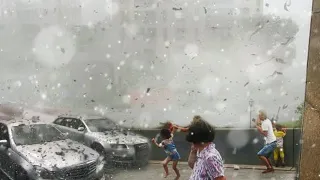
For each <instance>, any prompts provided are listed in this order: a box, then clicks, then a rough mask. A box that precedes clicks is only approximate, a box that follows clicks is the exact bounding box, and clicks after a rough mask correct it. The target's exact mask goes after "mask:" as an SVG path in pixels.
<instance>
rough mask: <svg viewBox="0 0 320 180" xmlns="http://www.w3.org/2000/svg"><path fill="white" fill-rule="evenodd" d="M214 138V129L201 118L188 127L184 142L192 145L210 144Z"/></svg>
mask: <svg viewBox="0 0 320 180" xmlns="http://www.w3.org/2000/svg"><path fill="white" fill-rule="evenodd" d="M214 138H215V128H214V127H213V126H212V125H210V124H209V123H208V122H206V121H205V120H203V119H202V118H201V119H198V120H197V122H194V123H192V124H191V125H190V127H189V131H188V134H187V136H186V140H187V141H188V142H191V143H194V144H199V143H208V142H212V141H213V140H214Z"/></svg>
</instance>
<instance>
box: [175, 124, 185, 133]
mask: <svg viewBox="0 0 320 180" xmlns="http://www.w3.org/2000/svg"><path fill="white" fill-rule="evenodd" d="M173 127H174V128H175V129H179V130H180V131H182V132H187V131H188V130H189V128H188V127H181V126H178V125H176V124H174V125H173Z"/></svg>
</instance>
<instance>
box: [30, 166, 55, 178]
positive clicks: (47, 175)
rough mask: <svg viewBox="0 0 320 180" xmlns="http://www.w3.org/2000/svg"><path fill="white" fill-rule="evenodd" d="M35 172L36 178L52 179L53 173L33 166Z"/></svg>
mask: <svg viewBox="0 0 320 180" xmlns="http://www.w3.org/2000/svg"><path fill="white" fill-rule="evenodd" d="M34 168H35V170H36V174H37V176H38V177H41V178H43V179H53V178H54V177H53V173H52V172H50V171H48V170H47V169H45V168H43V167H40V166H34Z"/></svg>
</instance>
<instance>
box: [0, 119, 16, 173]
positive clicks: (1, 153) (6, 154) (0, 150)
mask: <svg viewBox="0 0 320 180" xmlns="http://www.w3.org/2000/svg"><path fill="white" fill-rule="evenodd" d="M9 139H10V138H9V132H8V127H7V126H6V125H5V124H2V123H0V140H6V141H7V142H8V146H0V169H1V170H2V171H3V173H5V174H6V176H9V177H15V171H16V168H17V165H16V163H14V161H13V159H12V158H11V157H12V155H16V153H13V151H12V149H11V148H10V141H9Z"/></svg>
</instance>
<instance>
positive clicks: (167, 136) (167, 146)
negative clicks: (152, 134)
mask: <svg viewBox="0 0 320 180" xmlns="http://www.w3.org/2000/svg"><path fill="white" fill-rule="evenodd" d="M160 136H161V137H162V138H163V139H164V140H163V141H162V142H161V143H160V144H158V143H157V142H156V140H155V138H153V139H152V142H153V143H154V144H155V145H156V146H158V147H159V148H163V149H164V151H165V152H166V154H167V158H166V159H165V160H163V162H162V165H163V168H164V171H165V175H164V177H165V178H166V177H167V176H168V175H169V170H168V163H169V162H170V161H173V164H172V169H173V170H174V171H175V173H176V175H177V176H176V178H175V180H178V179H179V178H180V172H179V170H178V168H177V165H178V162H179V160H180V154H179V153H178V151H177V148H176V146H175V144H174V142H173V140H172V138H171V131H170V130H169V129H162V130H161V132H160Z"/></svg>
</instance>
